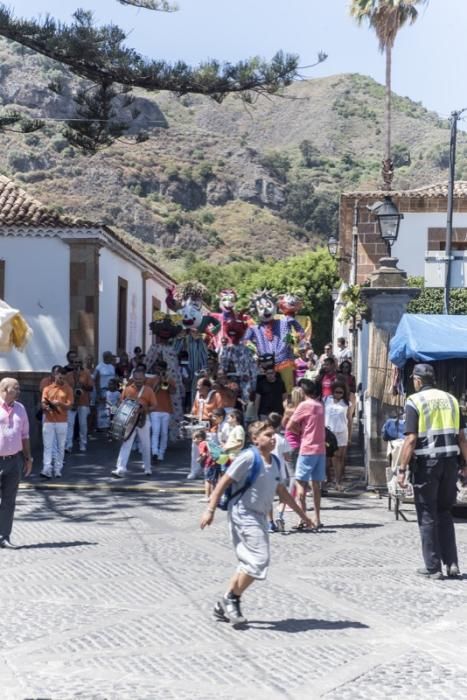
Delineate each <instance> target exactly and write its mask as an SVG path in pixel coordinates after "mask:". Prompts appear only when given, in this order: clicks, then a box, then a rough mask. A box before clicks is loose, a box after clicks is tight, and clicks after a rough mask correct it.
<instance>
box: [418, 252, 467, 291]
mask: <svg viewBox="0 0 467 700" xmlns="http://www.w3.org/2000/svg"><path fill="white" fill-rule="evenodd" d="M451 259H452V263H451V288H455V287H467V251H459V250H453V251H452V253H451ZM425 286H426V287H445V286H446V253H445V252H444V250H429V251H428V252H427V253H426V254H425Z"/></svg>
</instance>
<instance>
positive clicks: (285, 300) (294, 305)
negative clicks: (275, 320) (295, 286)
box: [279, 293, 303, 316]
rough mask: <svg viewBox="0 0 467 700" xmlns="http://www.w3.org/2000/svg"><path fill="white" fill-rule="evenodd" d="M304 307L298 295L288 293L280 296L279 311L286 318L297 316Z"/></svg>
mask: <svg viewBox="0 0 467 700" xmlns="http://www.w3.org/2000/svg"><path fill="white" fill-rule="evenodd" d="M302 306H303V302H302V300H301V298H300V297H299V296H298V294H293V293H287V294H281V295H280V296H279V310H280V312H281V313H282V314H284V316H295V314H298V312H299V311H300V309H301V308H302Z"/></svg>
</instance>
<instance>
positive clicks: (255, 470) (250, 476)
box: [230, 447, 263, 502]
mask: <svg viewBox="0 0 467 700" xmlns="http://www.w3.org/2000/svg"><path fill="white" fill-rule="evenodd" d="M249 450H250V452H252V453H253V464H252V465H251V467H249V469H248V473H247V476H246V479H245V483H244V484H243V486H242V488H241V489H238V491H235V493H233V494H232V496H231V497H230V500H233V499H234V498H235V499H236V502H238V501H239V500H240V499H241V497H242V496H243V494H244V493H246V491H248V489H249V488H250V487H251V486H253V484H254V483H255V481H256V479H257V478H258V476H259V473H260V471H261V464H262V461H263V460H262V457H261V455H260V453H259V450H258V449H257V448H256V447H250V448H249Z"/></svg>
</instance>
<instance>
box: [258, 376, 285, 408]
mask: <svg viewBox="0 0 467 700" xmlns="http://www.w3.org/2000/svg"><path fill="white" fill-rule="evenodd" d="M286 397H287V392H286V389H285V384H284V382H283V381H282V377H281V376H280V374H277V372H276V371H275V370H274V369H267V370H266V372H265V373H264V376H262V377H258V382H257V385H256V411H257V413H258V417H259V419H260V420H264V419H266V418H267V417H268V415H269V414H270V413H279V414H280V415H281V416H282V415H283V414H284V401H285V399H286Z"/></svg>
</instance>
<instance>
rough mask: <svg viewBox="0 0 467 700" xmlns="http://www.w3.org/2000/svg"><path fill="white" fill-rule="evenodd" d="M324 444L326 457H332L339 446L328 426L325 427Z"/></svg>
mask: <svg viewBox="0 0 467 700" xmlns="http://www.w3.org/2000/svg"><path fill="white" fill-rule="evenodd" d="M324 430H325V436H324V444H325V445H326V457H332V456H333V455H334V454H335V453H336V452H337V449H338V447H339V445H338V444H337V438H336V436H335V435H334V433H333V432H332V430H329V428H325V429H324Z"/></svg>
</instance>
